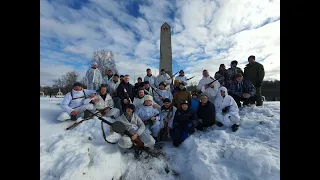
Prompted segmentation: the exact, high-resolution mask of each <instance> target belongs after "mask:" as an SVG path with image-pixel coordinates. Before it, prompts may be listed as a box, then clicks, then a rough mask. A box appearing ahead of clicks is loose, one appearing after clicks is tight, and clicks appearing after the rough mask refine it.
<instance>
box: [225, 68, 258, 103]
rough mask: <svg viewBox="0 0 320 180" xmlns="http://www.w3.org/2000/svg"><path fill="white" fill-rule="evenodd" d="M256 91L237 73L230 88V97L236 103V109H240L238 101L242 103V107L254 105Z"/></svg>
mask: <svg viewBox="0 0 320 180" xmlns="http://www.w3.org/2000/svg"><path fill="white" fill-rule="evenodd" d="M255 95H256V89H255V87H254V86H253V84H252V83H251V82H250V81H248V80H246V79H243V77H242V75H241V74H240V73H238V74H237V75H236V81H233V82H232V84H231V86H230V96H232V97H233V99H234V100H235V101H236V103H237V105H238V107H241V103H240V101H243V105H244V106H245V105H249V104H254V103H255V100H256V96H255Z"/></svg>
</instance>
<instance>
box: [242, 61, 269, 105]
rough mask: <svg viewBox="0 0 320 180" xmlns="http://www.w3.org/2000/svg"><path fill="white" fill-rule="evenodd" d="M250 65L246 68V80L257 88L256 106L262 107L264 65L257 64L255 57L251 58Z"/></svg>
mask: <svg viewBox="0 0 320 180" xmlns="http://www.w3.org/2000/svg"><path fill="white" fill-rule="evenodd" d="M248 61H249V64H247V65H246V67H245V68H244V75H243V77H244V79H246V80H249V81H250V82H251V83H252V84H253V85H254V87H255V88H256V105H257V106H262V95H261V84H262V81H263V78H264V75H265V72H264V67H263V65H262V64H260V63H258V62H256V57H255V56H252V55H251V56H249V58H248Z"/></svg>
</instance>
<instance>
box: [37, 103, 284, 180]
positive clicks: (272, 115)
mask: <svg viewBox="0 0 320 180" xmlns="http://www.w3.org/2000/svg"><path fill="white" fill-rule="evenodd" d="M61 101H62V99H61V98H60V99H59V98H47V97H41V98H40V179H43V180H58V179H65V180H72V179H74V180H81V179H86V180H88V179H95V180H100V179H101V180H102V179H103V180H108V179H120V177H122V179H130V180H135V179H137V180H140V179H184V180H189V179H190V180H191V179H199V180H209V179H214V180H220V179H221V180H226V179H228V180H232V179H233V180H247V179H248V180H249V179H252V180H260V179H261V180H262V179H263V180H276V179H280V102H265V103H264V106H263V107H248V108H244V109H242V110H240V116H241V119H242V121H241V126H240V128H239V130H238V131H237V132H235V133H234V132H231V130H230V129H226V128H224V127H216V126H213V127H211V128H209V129H207V130H206V131H204V132H201V131H198V132H196V133H194V134H193V135H192V136H191V137H189V138H188V139H187V140H186V141H185V142H184V143H183V144H182V145H181V146H180V147H179V148H175V147H173V146H172V145H171V143H170V142H168V143H166V144H165V146H164V148H163V151H164V152H165V154H166V156H165V157H163V156H160V157H159V158H151V159H144V158H141V159H140V160H139V161H138V160H135V159H134V157H133V153H132V151H131V150H126V151H124V150H120V148H119V147H118V146H117V145H113V144H108V143H106V142H104V140H103V137H102V134H101V133H102V132H101V128H100V121H99V120H97V119H93V120H89V121H85V122H84V123H82V124H80V125H79V126H78V127H76V128H74V129H72V130H69V131H66V130H65V128H66V127H68V126H69V125H71V124H72V123H73V122H70V121H69V122H58V121H56V117H57V116H58V114H59V113H60V111H61V110H60V106H59V105H57V103H60V102H61ZM104 127H105V131H107V130H108V127H107V125H105V126H104ZM89 137H90V138H89ZM166 167H167V168H166ZM166 169H169V170H170V171H169V172H168V173H166ZM177 174H179V175H177Z"/></svg>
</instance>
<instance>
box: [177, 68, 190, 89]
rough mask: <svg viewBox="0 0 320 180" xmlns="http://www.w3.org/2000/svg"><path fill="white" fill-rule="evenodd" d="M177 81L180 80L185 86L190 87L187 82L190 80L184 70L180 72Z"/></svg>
mask: <svg viewBox="0 0 320 180" xmlns="http://www.w3.org/2000/svg"><path fill="white" fill-rule="evenodd" d="M175 80H179V82H183V83H184V85H185V86H186V85H188V82H187V81H188V78H187V77H186V76H185V75H184V71H183V70H180V71H179V76H177V77H176V78H175Z"/></svg>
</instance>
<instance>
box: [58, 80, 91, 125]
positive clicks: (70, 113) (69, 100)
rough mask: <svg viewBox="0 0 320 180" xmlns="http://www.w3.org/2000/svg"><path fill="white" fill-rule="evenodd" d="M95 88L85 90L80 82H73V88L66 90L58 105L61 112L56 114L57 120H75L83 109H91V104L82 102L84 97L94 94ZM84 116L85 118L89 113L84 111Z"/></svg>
mask: <svg viewBox="0 0 320 180" xmlns="http://www.w3.org/2000/svg"><path fill="white" fill-rule="evenodd" d="M95 92H96V91H95V90H87V89H83V88H82V84H81V83H80V82H75V83H74V84H73V89H72V90H71V92H68V93H67V94H66V95H65V96H64V99H63V101H62V103H61V105H60V107H61V109H62V110H63V112H62V113H61V114H60V115H59V116H58V118H57V119H58V120H59V121H66V120H69V119H71V120H73V121H76V120H77V118H78V117H80V116H81V114H82V113H83V112H85V110H93V109H94V107H93V105H92V104H84V101H85V99H86V98H89V95H90V96H92V97H93V96H94V94H95ZM84 114H85V115H84V118H87V117H88V116H89V114H86V113H84Z"/></svg>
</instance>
